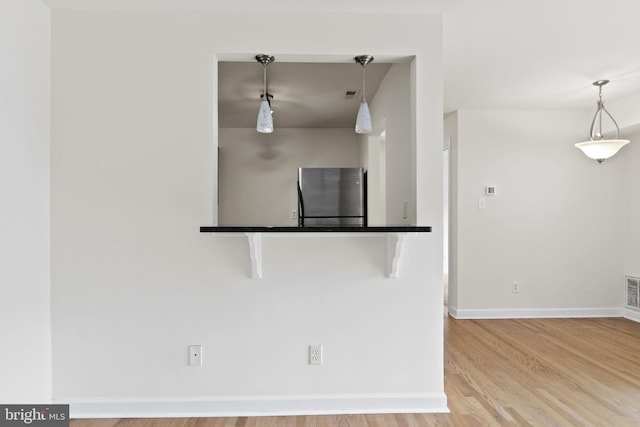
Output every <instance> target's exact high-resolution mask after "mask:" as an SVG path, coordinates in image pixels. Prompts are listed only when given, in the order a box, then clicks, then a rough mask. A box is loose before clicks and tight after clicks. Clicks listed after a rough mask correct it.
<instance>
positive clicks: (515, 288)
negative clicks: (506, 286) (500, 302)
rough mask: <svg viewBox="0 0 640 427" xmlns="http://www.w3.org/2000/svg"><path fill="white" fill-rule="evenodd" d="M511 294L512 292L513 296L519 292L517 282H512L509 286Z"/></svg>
mask: <svg viewBox="0 0 640 427" xmlns="http://www.w3.org/2000/svg"><path fill="white" fill-rule="evenodd" d="M511 292H513V293H514V294H517V293H518V292H520V285H519V284H518V282H513V283H512V284H511Z"/></svg>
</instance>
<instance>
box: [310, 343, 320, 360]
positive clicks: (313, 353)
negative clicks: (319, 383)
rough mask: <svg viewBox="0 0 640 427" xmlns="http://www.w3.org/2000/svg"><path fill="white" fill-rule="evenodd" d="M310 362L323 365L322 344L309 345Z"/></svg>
mask: <svg viewBox="0 0 640 427" xmlns="http://www.w3.org/2000/svg"><path fill="white" fill-rule="evenodd" d="M309 364H310V365H322V344H316V345H310V346H309Z"/></svg>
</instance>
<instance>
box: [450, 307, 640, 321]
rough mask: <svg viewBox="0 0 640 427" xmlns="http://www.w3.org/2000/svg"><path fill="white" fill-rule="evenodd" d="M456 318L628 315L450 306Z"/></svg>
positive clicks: (616, 311)
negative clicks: (461, 308)
mask: <svg viewBox="0 0 640 427" xmlns="http://www.w3.org/2000/svg"><path fill="white" fill-rule="evenodd" d="M626 311H631V310H626ZM449 314H450V315H451V316H452V317H454V318H456V319H534V318H571V317H575V318H580V317H626V315H625V310H624V309H622V308H616V307H611V308H524V309H518V308H513V309H468V310H467V309H463V310H458V309H457V308H455V307H449Z"/></svg>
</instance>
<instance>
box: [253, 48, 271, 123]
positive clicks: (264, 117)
mask: <svg viewBox="0 0 640 427" xmlns="http://www.w3.org/2000/svg"><path fill="white" fill-rule="evenodd" d="M275 59H276V58H275V57H273V56H270V55H256V61H258V62H259V63H261V64H262V66H263V68H264V92H263V93H262V95H261V97H262V101H261V102H260V110H258V121H257V123H256V130H257V131H258V132H260V133H271V132H273V116H272V114H271V103H270V98H273V96H272V95H270V94H268V93H267V66H268V65H269V64H271V63H272V62H273V61H275Z"/></svg>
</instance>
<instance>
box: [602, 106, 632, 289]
mask: <svg viewBox="0 0 640 427" xmlns="http://www.w3.org/2000/svg"><path fill="white" fill-rule="evenodd" d="M614 117H615V116H614ZM625 138H628V139H629V140H630V141H631V143H629V144H628V145H626V146H625V147H623V148H622V149H621V150H620V152H619V153H618V154H617V155H619V156H620V157H622V158H623V159H624V162H625V174H624V181H623V184H622V187H623V188H624V189H625V192H626V194H627V198H626V200H625V202H626V203H625V204H624V205H623V209H621V210H622V212H624V223H625V233H624V236H625V237H624V240H625V245H624V249H625V251H624V252H625V256H624V273H625V275H630V276H635V277H640V219H639V218H638V215H637V212H638V211H639V209H640V174H638V171H639V170H640V131H637V132H634V133H631V134H627V135H625ZM607 161H608V160H607Z"/></svg>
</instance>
